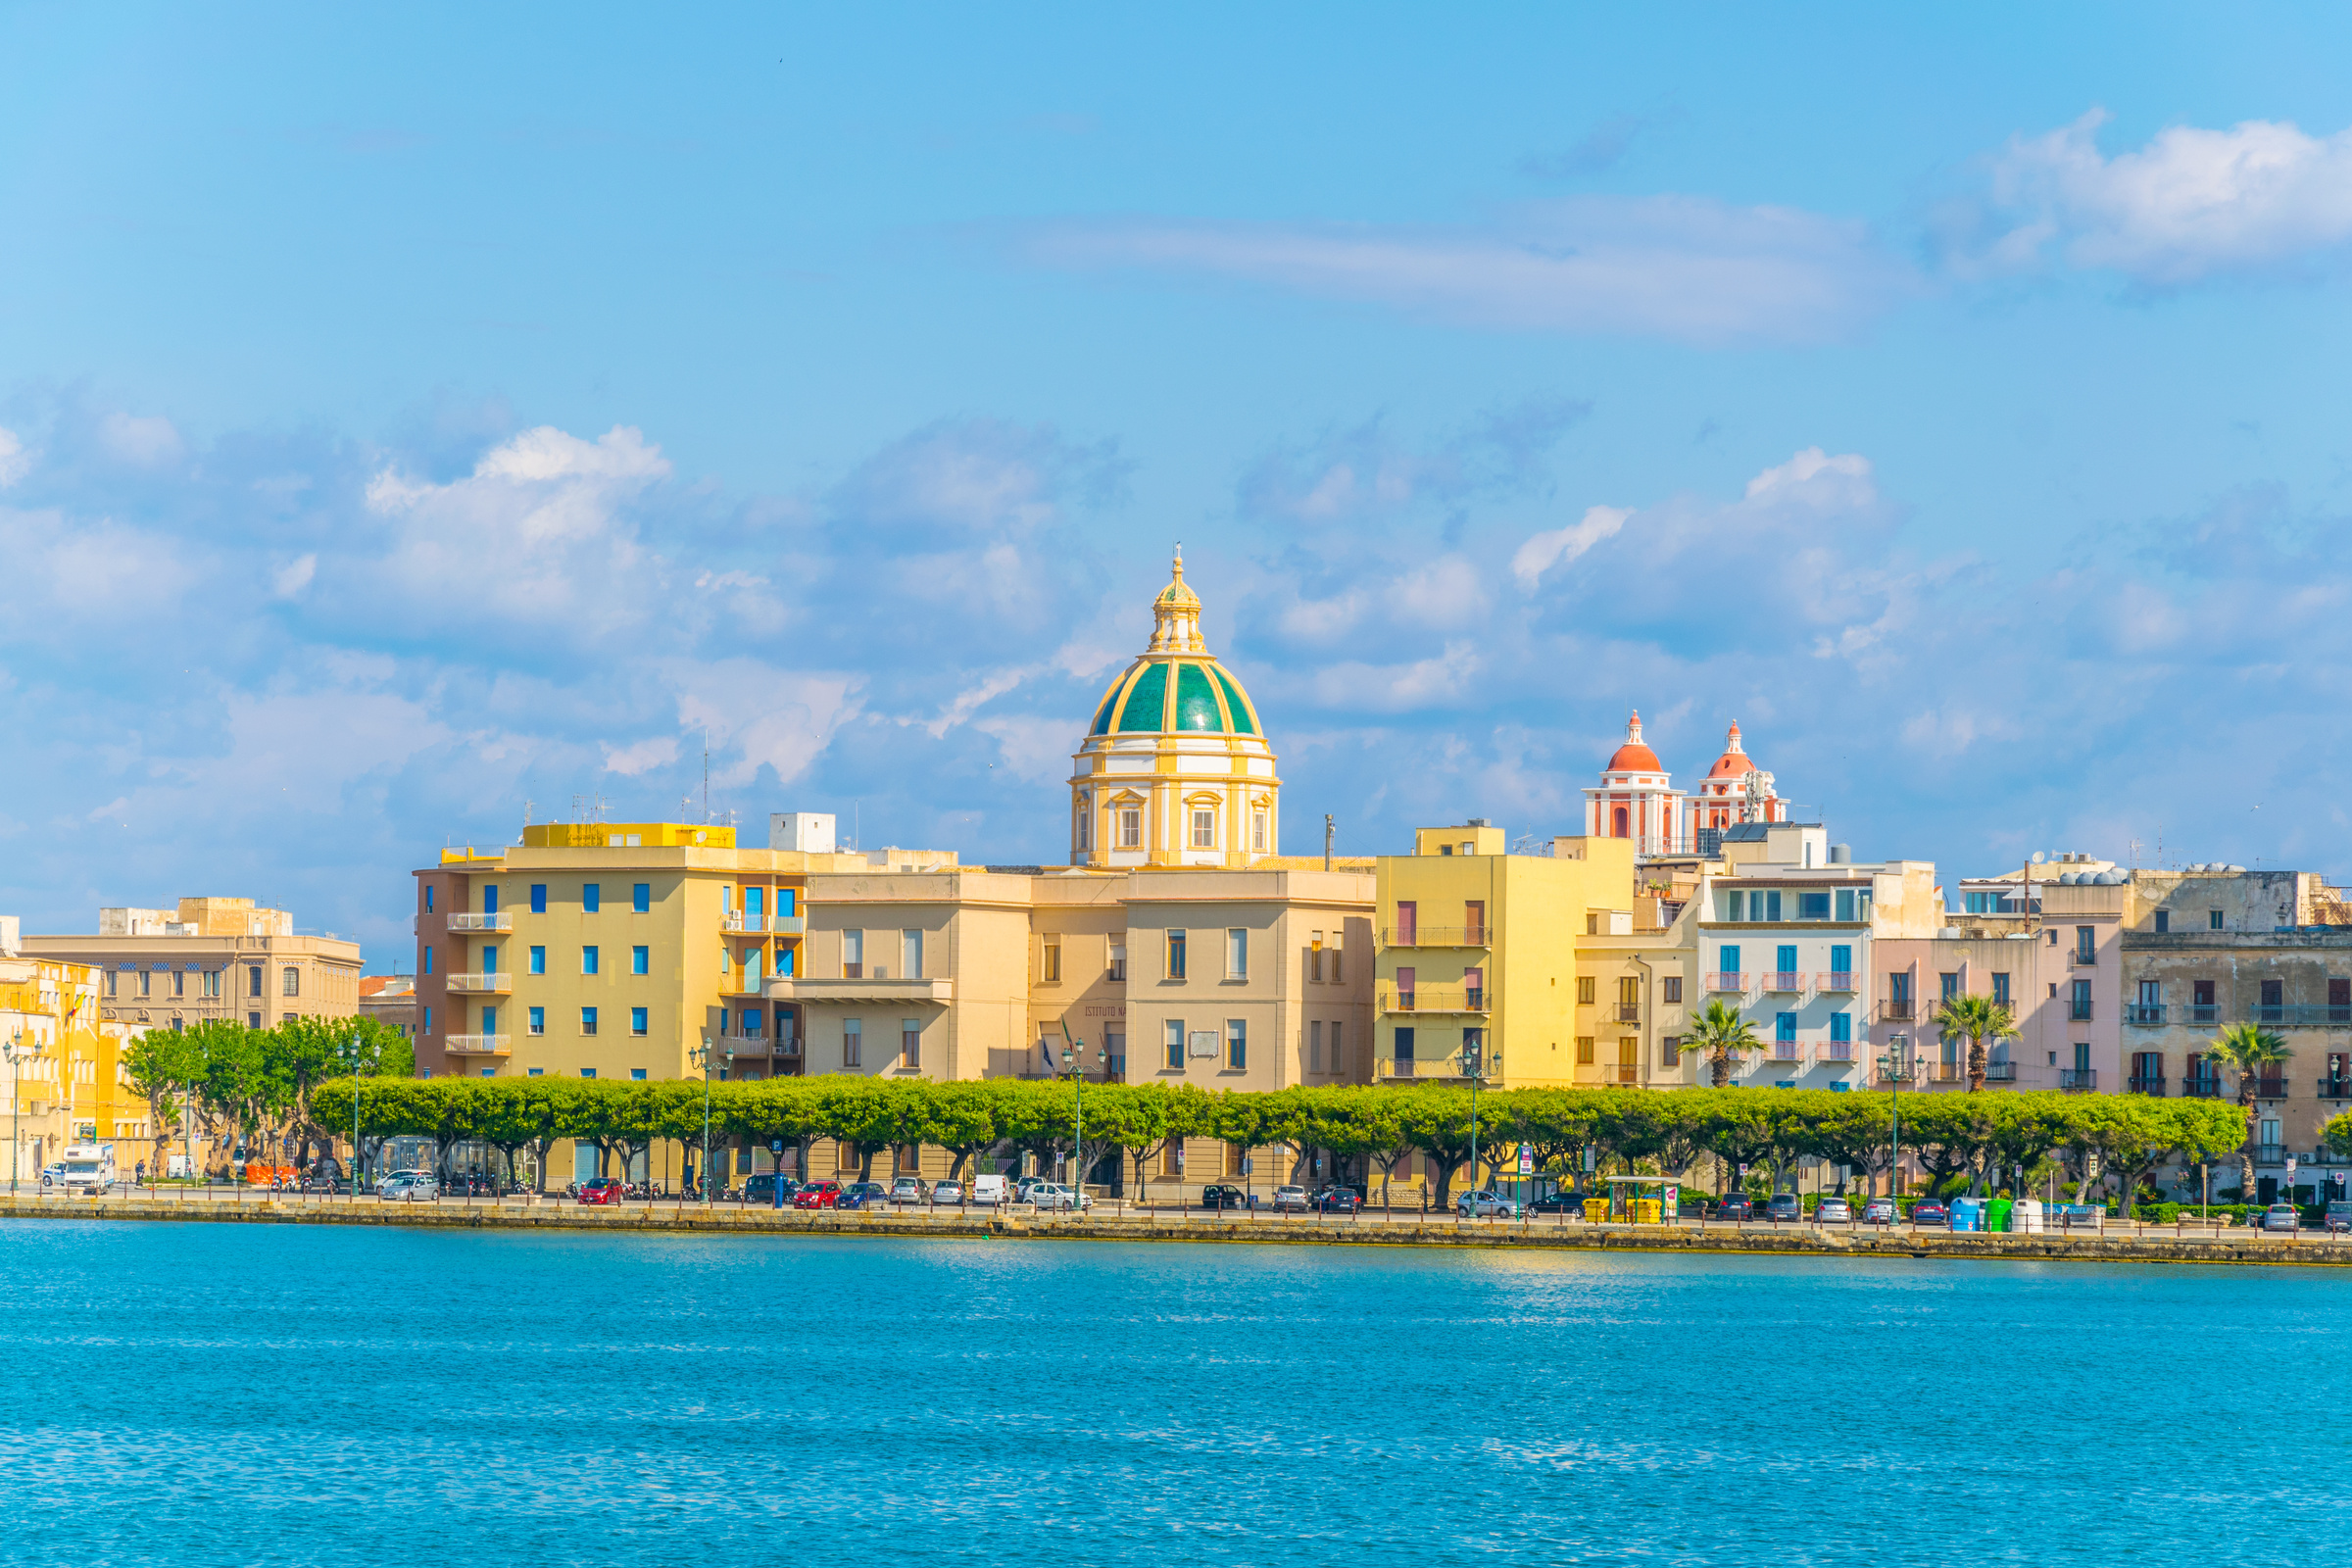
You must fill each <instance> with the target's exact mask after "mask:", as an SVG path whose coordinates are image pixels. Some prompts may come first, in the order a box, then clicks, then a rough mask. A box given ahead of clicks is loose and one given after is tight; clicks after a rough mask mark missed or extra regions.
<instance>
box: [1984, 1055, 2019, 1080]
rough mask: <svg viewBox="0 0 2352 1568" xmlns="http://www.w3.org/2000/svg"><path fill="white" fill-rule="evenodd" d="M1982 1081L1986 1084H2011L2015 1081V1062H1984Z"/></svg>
mask: <svg viewBox="0 0 2352 1568" xmlns="http://www.w3.org/2000/svg"><path fill="white" fill-rule="evenodd" d="M1985 1082H1986V1083H1988V1084H2013V1083H2015V1082H2017V1063H2016V1062H2014V1061H1988V1062H1986V1063H1985Z"/></svg>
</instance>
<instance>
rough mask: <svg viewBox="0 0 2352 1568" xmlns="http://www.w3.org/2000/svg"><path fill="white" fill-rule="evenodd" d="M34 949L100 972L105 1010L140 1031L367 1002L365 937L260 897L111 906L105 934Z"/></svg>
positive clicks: (34, 939)
mask: <svg viewBox="0 0 2352 1568" xmlns="http://www.w3.org/2000/svg"><path fill="white" fill-rule="evenodd" d="M24 951H25V955H26V956H31V957H42V958H60V959H64V960H66V961H68V962H72V963H78V964H86V965H88V966H89V967H90V968H91V969H93V970H95V971H96V972H97V975H98V987H99V1004H100V1007H101V1009H102V1010H101V1017H102V1018H103V1019H104V1020H105V1021H109V1022H115V1023H120V1024H123V1025H124V1026H126V1027H128V1028H129V1029H131V1030H132V1031H133V1032H136V1031H137V1030H140V1029H146V1028H163V1029H183V1028H186V1027H188V1026H189V1025H191V1024H196V1023H202V1022H205V1021H207V1020H212V1019H221V1020H227V1021H230V1022H237V1023H243V1024H246V1025H248V1026H250V1027H252V1028H255V1029H267V1028H270V1027H271V1026H272V1025H274V1024H276V1023H278V1022H280V1021H281V1020H283V1019H286V1018H292V1017H322V1018H348V1017H351V1016H353V1015H354V1014H355V1013H357V1012H358V1011H359V1007H360V945H359V944H358V943H357V942H351V941H346V940H344V939H342V938H339V937H337V936H335V935H334V934H333V933H332V932H328V933H325V934H323V935H313V934H309V933H300V934H298V933H297V932H296V931H295V929H294V917H293V915H292V914H290V913H288V912H287V911H286V910H284V909H271V908H267V907H261V906H258V905H256V904H255V903H254V901H253V900H251V899H182V900H180V901H179V904H178V906H177V907H175V908H172V909H139V908H128V907H124V908H102V909H100V910H99V911H98V934H97V935H96V936H28V937H26V938H25V941H24Z"/></svg>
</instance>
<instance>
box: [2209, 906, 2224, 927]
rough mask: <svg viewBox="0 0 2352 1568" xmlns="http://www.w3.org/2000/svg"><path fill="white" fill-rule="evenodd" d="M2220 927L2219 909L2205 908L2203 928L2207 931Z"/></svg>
mask: <svg viewBox="0 0 2352 1568" xmlns="http://www.w3.org/2000/svg"><path fill="white" fill-rule="evenodd" d="M2221 928H2222V911H2221V910H2219V909H2207V910H2206V911H2205V929H2207V930H2208V931H2219V930H2220V929H2221Z"/></svg>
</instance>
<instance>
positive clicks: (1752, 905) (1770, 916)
mask: <svg viewBox="0 0 2352 1568" xmlns="http://www.w3.org/2000/svg"><path fill="white" fill-rule="evenodd" d="M1747 917H1748V918H1749V919H1750V920H1778V919H1779V918H1780V917H1781V890H1780V889H1779V888H1754V889H1751V890H1749V892H1748V895H1747Z"/></svg>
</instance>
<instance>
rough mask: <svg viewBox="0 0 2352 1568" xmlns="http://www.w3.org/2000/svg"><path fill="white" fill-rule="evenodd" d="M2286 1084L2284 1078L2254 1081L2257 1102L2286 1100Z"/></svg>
mask: <svg viewBox="0 0 2352 1568" xmlns="http://www.w3.org/2000/svg"><path fill="white" fill-rule="evenodd" d="M2286 1083H2287V1081H2286V1080H2285V1079H2284V1078H2257V1079H2255V1080H2254V1098H2255V1099H2256V1100H2284V1099H2285V1098H2286Z"/></svg>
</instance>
